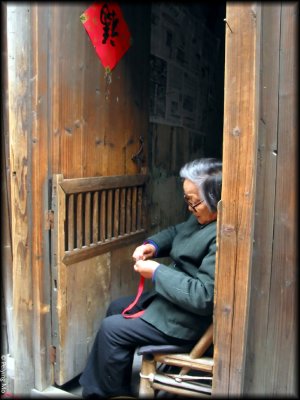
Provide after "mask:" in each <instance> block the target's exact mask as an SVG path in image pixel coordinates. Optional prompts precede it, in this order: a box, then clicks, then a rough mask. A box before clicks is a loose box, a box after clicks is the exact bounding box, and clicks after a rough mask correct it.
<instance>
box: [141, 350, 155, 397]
mask: <svg viewBox="0 0 300 400" xmlns="http://www.w3.org/2000/svg"><path fill="white" fill-rule="evenodd" d="M155 365H156V362H155V361H154V360H153V358H152V357H151V358H149V356H147V355H143V358H142V365H141V372H140V388H139V398H140V399H143V398H146V399H152V398H154V389H153V388H152V386H151V381H150V379H151V375H153V374H155Z"/></svg>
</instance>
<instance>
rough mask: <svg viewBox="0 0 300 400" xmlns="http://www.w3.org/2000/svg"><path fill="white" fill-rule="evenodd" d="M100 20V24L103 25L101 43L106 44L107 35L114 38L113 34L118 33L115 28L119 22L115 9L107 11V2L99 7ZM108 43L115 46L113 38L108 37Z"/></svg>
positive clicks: (116, 34)
mask: <svg viewBox="0 0 300 400" xmlns="http://www.w3.org/2000/svg"><path fill="white" fill-rule="evenodd" d="M100 21H101V24H102V25H103V40H102V43H103V44H106V42H107V39H108V38H109V36H110V37H111V38H114V37H115V36H118V35H119V34H118V32H116V28H117V25H118V23H119V20H118V18H116V13H115V11H112V12H109V10H108V5H107V3H104V5H103V6H102V7H101V10H100ZM109 31H110V32H109ZM110 44H111V45H112V46H115V42H114V40H113V39H110Z"/></svg>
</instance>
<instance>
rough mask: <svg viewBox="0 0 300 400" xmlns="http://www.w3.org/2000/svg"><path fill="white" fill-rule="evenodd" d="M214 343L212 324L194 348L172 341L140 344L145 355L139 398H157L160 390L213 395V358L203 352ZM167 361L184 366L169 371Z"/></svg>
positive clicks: (199, 395)
mask: <svg viewBox="0 0 300 400" xmlns="http://www.w3.org/2000/svg"><path fill="white" fill-rule="evenodd" d="M212 344H213V324H211V325H210V326H209V328H208V329H207V330H206V332H205V333H204V335H203V336H202V337H201V338H200V339H199V341H198V342H197V343H196V345H195V346H194V347H193V348H192V350H190V349H188V348H187V347H179V346H172V345H170V346H155V345H154V346H142V347H140V348H139V349H138V352H137V354H139V355H142V365H141V372H140V388H139V398H154V397H155V394H156V392H155V391H157V390H163V391H165V392H168V393H172V394H176V395H179V396H186V397H207V396H211V387H212V376H213V367H214V362H213V358H212V357H205V356H204V354H205V352H206V351H207V350H208V348H209V347H210V346H211V345H212ZM189 350H190V351H189ZM167 365H170V366H176V367H179V368H181V369H180V372H179V373H177V374H173V373H168V372H167V371H165V369H166V367H165V366H167ZM162 369H163V371H161V370H162ZM196 371H198V372H196ZM199 371H201V374H199ZM195 373H196V374H197V375H196V374H195Z"/></svg>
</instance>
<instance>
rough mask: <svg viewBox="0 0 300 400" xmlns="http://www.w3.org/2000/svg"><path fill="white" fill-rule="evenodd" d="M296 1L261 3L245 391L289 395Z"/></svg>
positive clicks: (292, 378) (292, 388)
mask: <svg viewBox="0 0 300 400" xmlns="http://www.w3.org/2000/svg"><path fill="white" fill-rule="evenodd" d="M297 9H298V5H297V4H296V3H294V4H292V3H290V4H287V3H282V5H281V4H280V3H276V4H273V3H272V4H265V5H263V7H262V48H261V55H262V68H261V71H262V74H261V86H260V92H261V107H260V116H259V147H258V167H257V193H256V213H255V231H254V240H255V243H254V253H253V267H252V270H253V272H252V281H251V302H250V313H249V336H248V343H247V359H246V371H245V389H244V390H245V393H247V394H248V393H249V394H251V395H262V394H267V395H274V394H276V395H295V394H296V379H297V378H296V373H297V371H296V369H297V366H296V354H297V349H296V330H297V326H296V325H297V324H296V318H297V313H296V308H297V300H296V298H297V295H296V279H297V275H296V274H297V271H296V265H297V264H296V263H297V260H296V251H297V248H296V237H297V232H296V221H297V215H296V205H297V183H296V160H297V156H296V149H297V127H296V101H297V93H296V92H297V82H296V79H297V75H296V74H297V66H296V41H297V37H296V32H297V29H296V27H297V20H296V18H297V12H298V11H297Z"/></svg>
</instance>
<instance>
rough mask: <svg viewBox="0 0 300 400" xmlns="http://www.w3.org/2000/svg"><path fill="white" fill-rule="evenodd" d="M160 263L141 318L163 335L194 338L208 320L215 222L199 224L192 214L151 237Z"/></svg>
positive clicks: (210, 300) (211, 302) (212, 284)
mask: <svg viewBox="0 0 300 400" xmlns="http://www.w3.org/2000/svg"><path fill="white" fill-rule="evenodd" d="M148 240H152V241H153V242H155V243H156V244H157V246H158V253H157V257H167V256H170V257H171V259H172V260H173V263H172V264H170V265H169V266H167V265H164V264H160V265H159V267H158V268H157V269H156V272H155V283H154V287H155V291H156V292H157V295H156V296H155V298H154V300H153V301H152V303H151V304H150V305H149V306H148V307H147V309H146V311H145V313H144V314H143V316H142V317H141V318H142V319H143V320H145V321H147V322H148V323H150V324H151V325H154V326H155V327H156V328H157V329H159V330H160V331H162V332H164V333H165V334H167V335H169V336H172V337H177V338H181V339H188V340H194V339H195V340H196V339H198V338H199V337H200V335H201V334H202V333H203V332H204V330H205V329H206V327H207V326H208V325H209V324H210V323H211V321H212V313H213V295H214V278H215V258H216V257H215V256H216V221H213V222H211V223H209V224H207V225H201V224H199V222H198V221H197V219H196V218H195V216H194V215H191V216H190V217H189V219H188V220H187V221H185V222H183V223H181V224H178V225H175V226H171V227H169V228H167V229H164V230H163V231H161V232H159V233H157V234H155V235H153V236H151V237H149V238H148Z"/></svg>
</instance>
